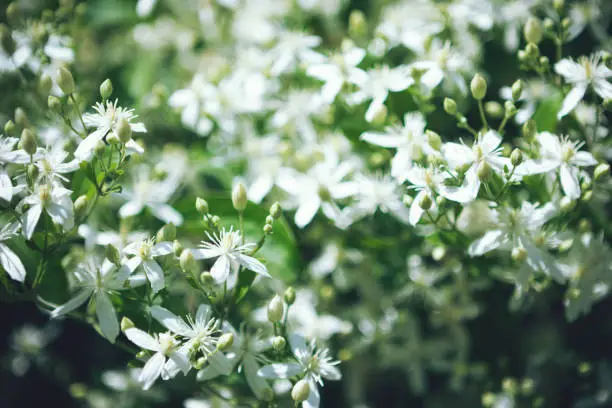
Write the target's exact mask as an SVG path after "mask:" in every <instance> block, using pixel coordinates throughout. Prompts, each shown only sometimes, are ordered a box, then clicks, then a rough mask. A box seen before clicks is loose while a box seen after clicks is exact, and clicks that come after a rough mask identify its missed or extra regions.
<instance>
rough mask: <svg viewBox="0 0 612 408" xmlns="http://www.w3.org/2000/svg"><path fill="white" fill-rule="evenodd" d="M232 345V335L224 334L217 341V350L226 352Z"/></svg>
mask: <svg viewBox="0 0 612 408" xmlns="http://www.w3.org/2000/svg"><path fill="white" fill-rule="evenodd" d="M233 344H234V333H224V334H222V335H221V336H220V337H219V340H218V341H217V350H219V351H227V350H229V348H230V347H232V345H233Z"/></svg>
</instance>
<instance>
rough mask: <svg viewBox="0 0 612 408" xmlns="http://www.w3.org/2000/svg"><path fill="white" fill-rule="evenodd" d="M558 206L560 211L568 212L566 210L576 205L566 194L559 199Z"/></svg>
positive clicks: (568, 210) (570, 209)
mask: <svg viewBox="0 0 612 408" xmlns="http://www.w3.org/2000/svg"><path fill="white" fill-rule="evenodd" d="M559 207H560V208H561V211H562V212H564V213H568V212H570V211H572V210H573V209H574V207H576V201H574V200H572V199H571V198H569V197H568V196H564V197H563V198H561V200H560V201H559Z"/></svg>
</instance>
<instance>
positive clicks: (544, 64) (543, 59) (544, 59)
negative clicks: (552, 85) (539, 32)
mask: <svg viewBox="0 0 612 408" xmlns="http://www.w3.org/2000/svg"><path fill="white" fill-rule="evenodd" d="M538 62H539V63H540V67H541V68H542V69H543V70H545V71H548V68H550V60H549V59H548V57H547V56H541V57H540V59H538Z"/></svg>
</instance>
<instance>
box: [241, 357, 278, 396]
mask: <svg viewBox="0 0 612 408" xmlns="http://www.w3.org/2000/svg"><path fill="white" fill-rule="evenodd" d="M242 368H243V369H244V376H245V378H246V382H247V384H248V385H249V387H250V388H251V390H252V391H253V393H254V394H255V396H256V397H257V398H258V399H263V398H264V397H265V395H266V394H267V392H268V390H270V391H272V389H271V388H270V385H269V384H268V382H267V381H266V380H265V379H263V378H262V377H260V376H259V375H257V371H258V370H259V365H258V364H257V361H256V360H255V358H254V357H253V356H252V355H251V354H246V355H245V356H244V359H243V360H242Z"/></svg>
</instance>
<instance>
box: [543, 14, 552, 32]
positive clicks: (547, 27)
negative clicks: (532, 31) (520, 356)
mask: <svg viewBox="0 0 612 408" xmlns="http://www.w3.org/2000/svg"><path fill="white" fill-rule="evenodd" d="M542 26H543V27H544V30H546V31H552V30H554V28H555V22H554V21H553V20H552V18H549V17H546V18H545V19H544V22H543V23H542Z"/></svg>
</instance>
